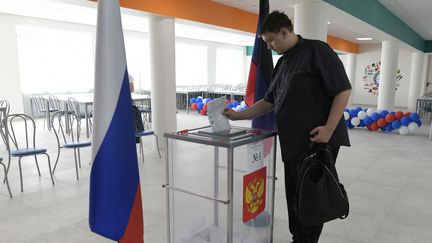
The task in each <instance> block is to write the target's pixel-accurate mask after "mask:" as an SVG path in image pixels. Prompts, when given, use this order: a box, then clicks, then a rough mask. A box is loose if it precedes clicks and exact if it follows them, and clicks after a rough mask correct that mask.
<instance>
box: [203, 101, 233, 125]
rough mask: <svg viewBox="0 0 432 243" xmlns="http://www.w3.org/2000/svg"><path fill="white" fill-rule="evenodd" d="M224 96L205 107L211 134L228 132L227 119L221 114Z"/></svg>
mask: <svg viewBox="0 0 432 243" xmlns="http://www.w3.org/2000/svg"><path fill="white" fill-rule="evenodd" d="M225 99H226V96H222V97H220V98H218V99H214V100H212V101H210V102H209V103H208V104H207V105H208V106H207V115H208V119H209V122H210V126H211V129H212V131H213V132H221V131H227V130H229V129H230V128H231V127H230V124H229V121H228V118H227V117H226V116H224V115H223V114H222V112H223V111H224V109H225V107H226V105H225Z"/></svg>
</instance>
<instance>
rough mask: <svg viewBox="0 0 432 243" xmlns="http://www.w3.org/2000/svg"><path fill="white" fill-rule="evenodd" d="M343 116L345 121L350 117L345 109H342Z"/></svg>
mask: <svg viewBox="0 0 432 243" xmlns="http://www.w3.org/2000/svg"><path fill="white" fill-rule="evenodd" d="M344 118H345V121H346V120H348V119H349V118H350V115H349V113H348V112H346V111H344Z"/></svg>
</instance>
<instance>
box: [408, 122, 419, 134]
mask: <svg viewBox="0 0 432 243" xmlns="http://www.w3.org/2000/svg"><path fill="white" fill-rule="evenodd" d="M417 128H418V125H417V123H416V122H410V124H409V125H408V130H409V132H414V131H415V130H416V129H417Z"/></svg>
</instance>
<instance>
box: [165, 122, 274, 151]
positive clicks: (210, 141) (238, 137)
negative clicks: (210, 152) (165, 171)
mask: <svg viewBox="0 0 432 243" xmlns="http://www.w3.org/2000/svg"><path fill="white" fill-rule="evenodd" d="M274 136H276V132H275V131H267V130H262V129H255V128H247V127H238V126H231V129H230V130H226V131H220V132H213V131H212V130H211V128H210V126H205V127H199V128H193V129H185V130H181V131H178V132H174V133H165V134H164V137H166V138H169V139H176V140H182V141H189V142H192V143H200V144H205V145H212V146H218V147H226V148H234V147H238V146H242V145H245V144H249V143H253V142H257V141H260V140H263V139H266V138H269V137H274Z"/></svg>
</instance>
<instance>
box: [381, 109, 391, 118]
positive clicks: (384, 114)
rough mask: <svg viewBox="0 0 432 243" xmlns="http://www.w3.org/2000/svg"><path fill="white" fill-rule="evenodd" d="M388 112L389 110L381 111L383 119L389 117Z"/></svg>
mask: <svg viewBox="0 0 432 243" xmlns="http://www.w3.org/2000/svg"><path fill="white" fill-rule="evenodd" d="M388 113H389V112H388V111H387V110H383V111H381V112H380V116H381V117H382V118H385V117H386V116H387V115H388Z"/></svg>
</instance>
